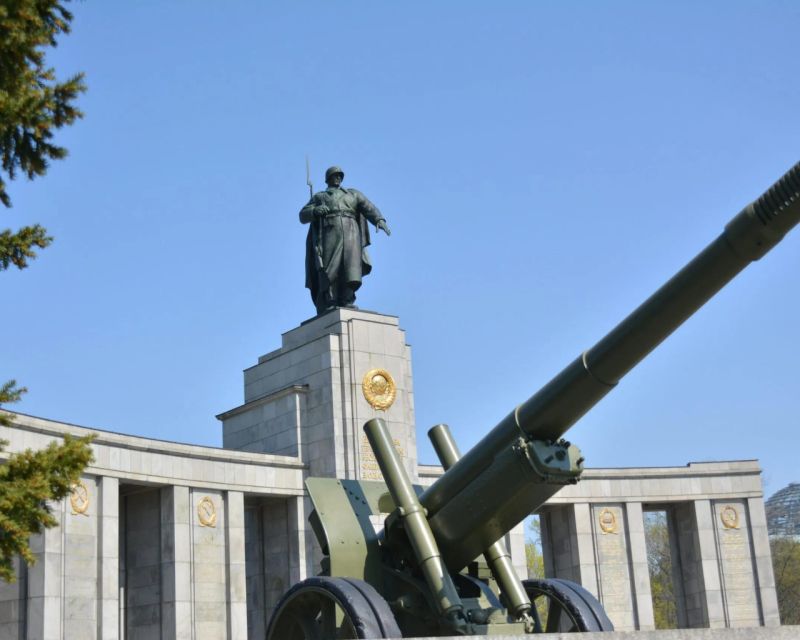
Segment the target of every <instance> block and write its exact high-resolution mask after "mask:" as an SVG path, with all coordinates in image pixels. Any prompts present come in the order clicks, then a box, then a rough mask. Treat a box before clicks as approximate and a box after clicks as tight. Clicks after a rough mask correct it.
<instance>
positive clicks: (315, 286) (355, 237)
mask: <svg viewBox="0 0 800 640" xmlns="http://www.w3.org/2000/svg"><path fill="white" fill-rule="evenodd" d="M343 179H344V171H342V170H341V169H340V168H339V167H331V168H330V169H328V170H327V171H326V172H325V183H326V184H327V185H328V188H327V189H325V191H319V192H317V193H315V194H314V195H313V196H312V197H311V200H309V201H308V204H307V205H306V206H305V207H303V208H302V209H301V210H300V222H302V223H304V224H305V223H310V225H311V226H310V229H309V231H308V237H307V239H306V287H307V288H308V289H310V290H311V299H312V300H313V301H314V305H315V306H316V307H317V315H322V314H323V313H326V312H328V311H330V310H332V309H335V308H336V307H346V308H350V309H354V308H356V306H355V304H354V303H355V300H356V291H357V290H358V288H359V287H360V286H361V278H362V277H363V276H365V275H367V274H368V273H369V272H370V271H372V264H371V263H370V261H369V256H368V255H367V247H368V246H369V227H368V225H367V221H369V222H371V223H372V224H374V225H375V227H376V228H377V229H381V230H383V231H384V232H386V235H387V236H388V235H391V231H389V227H388V226H387V224H386V220H384V218H383V216H382V215H381V212H380V211H379V210H378V208H377V207H376V206H375V205H374V204H372V203H371V202H370V201H369V200H367V198H366V197H365V196H364V194H363V193H361V192H360V191H358V190H356V189H345V188H344V187H342V180H343Z"/></svg>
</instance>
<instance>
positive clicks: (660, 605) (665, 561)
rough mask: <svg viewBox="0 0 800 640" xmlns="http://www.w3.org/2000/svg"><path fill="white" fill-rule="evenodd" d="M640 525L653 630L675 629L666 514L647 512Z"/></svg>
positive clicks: (675, 613)
mask: <svg viewBox="0 0 800 640" xmlns="http://www.w3.org/2000/svg"><path fill="white" fill-rule="evenodd" d="M644 524H645V540H646V543H647V568H648V570H649V572H650V591H651V593H652V596H653V615H654V617H655V624H656V629H676V628H677V627H678V610H677V605H676V602H675V587H674V583H673V581H672V552H671V549H670V544H669V527H668V525H667V514H666V512H665V511H650V512H647V513H646V514H645V520H644Z"/></svg>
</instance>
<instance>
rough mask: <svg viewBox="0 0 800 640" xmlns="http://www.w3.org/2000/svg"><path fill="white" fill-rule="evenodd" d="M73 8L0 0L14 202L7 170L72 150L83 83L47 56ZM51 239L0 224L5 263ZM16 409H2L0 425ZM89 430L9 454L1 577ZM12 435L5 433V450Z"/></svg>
mask: <svg viewBox="0 0 800 640" xmlns="http://www.w3.org/2000/svg"><path fill="white" fill-rule="evenodd" d="M71 20H72V14H70V12H69V11H67V10H66V9H65V8H64V6H63V3H62V2H57V1H55V0H5V1H4V2H2V3H1V4H0V158H2V169H0V202H2V203H3V205H5V207H10V206H11V198H10V197H9V195H8V193H7V191H6V183H5V181H4V180H3V175H6V176H7V177H8V179H9V180H14V179H15V178H16V177H17V175H18V174H19V173H22V174H23V175H25V176H27V178H28V179H29V180H32V179H33V178H35V177H37V176H43V175H44V174H45V173H46V172H47V168H48V162H49V161H50V160H58V159H61V158H63V157H65V156H66V155H67V150H66V149H64V148H63V147H59V146H57V145H55V144H53V142H52V139H53V132H54V130H55V129H60V128H61V127H64V126H66V125H70V124H72V123H73V122H75V120H77V119H78V118H80V117H82V114H81V112H80V111H79V110H78V109H77V107H76V106H75V100H76V99H77V97H78V95H79V94H81V93H82V92H84V91H85V90H86V86H85V85H84V83H83V75H82V74H78V75H75V76H73V77H72V78H69V79H68V80H66V81H64V82H58V81H57V80H56V77H55V71H54V70H53V69H52V68H48V67H47V65H46V64H45V51H46V49H47V48H48V47H55V46H56V38H57V36H59V35H60V34H62V33H69V23H70V21H71ZM50 242H52V238H51V237H50V236H48V235H47V231H46V229H44V227H42V226H41V225H38V224H35V225H30V226H25V227H22V228H20V229H19V230H17V231H16V232H13V231H12V230H11V229H5V230H3V231H0V271H5V270H6V269H8V268H9V267H10V266H11V265H14V266H16V267H17V268H18V269H24V268H26V267H27V266H28V261H29V260H31V259H33V258H35V257H36V252H35V249H36V248H39V249H43V248H45V247H46V246H47V245H49V244H50ZM23 393H25V388H24V387H17V386H16V382H15V381H13V380H11V381H9V382H6V383H5V384H3V385H1V386H0V405H3V404H8V403H10V402H17V401H18V400H19V399H20V397H21V396H22V394H23ZM13 417H14V416H13V414H9V413H5V412H0V426H8V425H10V424H11V421H12V420H13ZM90 441H91V437H89V438H78V439H75V438H70V437H68V436H67V437H65V438H64V443H63V444H61V445H59V444H57V443H55V442H53V443H52V444H50V446H48V447H47V448H46V449H44V450H42V451H30V450H27V451H24V452H22V453H17V454H13V455H11V456H9V457H8V460H7V461H6V463H5V464H4V465H3V466H2V467H0V578H2V579H5V580H8V581H13V580H14V571H13V564H12V563H13V560H14V557H15V556H16V555H17V554H19V555H20V556H21V557H22V558H23V559H24V560H25V561H26V562H28V563H32V562H33V561H34V559H35V558H34V556H33V554H32V553H31V550H30V547H29V546H28V539H29V537H30V536H31V534H33V533H37V532H39V531H41V530H42V528H47V527H53V526H55V525H56V524H58V523H57V521H56V519H55V518H54V517H53V515H52V513H51V512H50V508H49V506H48V501H50V500H61V499H62V498H64V497H65V496H66V495H67V493H69V491H70V488H71V487H72V485H73V484H74V483H75V482H77V481H78V479H79V478H80V475H81V472H82V471H83V469H84V468H85V467H86V465H87V464H89V462H91V460H92V451H91V447H90V446H89V442H90ZM7 444H8V443H7V442H6V441H3V440H0V453H2V451H3V448H4V447H5V446H6V445H7Z"/></svg>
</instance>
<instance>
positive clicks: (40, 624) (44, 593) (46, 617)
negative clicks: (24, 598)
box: [27, 500, 66, 640]
mask: <svg viewBox="0 0 800 640" xmlns="http://www.w3.org/2000/svg"><path fill="white" fill-rule="evenodd" d="M65 504H66V500H62V501H61V502H59V503H55V504H53V505H52V508H53V515H54V516H55V517H56V519H57V520H58V526H55V527H53V528H52V529H45V530H44V531H43V532H42V533H37V534H35V535H33V536H31V541H30V546H31V551H33V554H34V555H35V556H36V564H35V565H33V566H32V567H29V569H28V612H27V617H28V638H29V640H61V638H62V637H63V626H62V623H63V615H64V611H63V600H62V596H63V592H62V589H61V585H62V581H63V577H64V556H63V549H64V539H63V536H64V529H63V525H64V508H65Z"/></svg>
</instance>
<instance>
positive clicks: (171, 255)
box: [0, 0, 800, 494]
mask: <svg viewBox="0 0 800 640" xmlns="http://www.w3.org/2000/svg"><path fill="white" fill-rule="evenodd" d="M72 8H73V10H74V13H75V21H74V29H73V33H72V34H71V35H70V36H68V37H66V38H63V39H62V42H61V45H60V46H59V48H58V50H57V51H56V52H55V54H54V55H51V58H50V60H51V62H52V63H53V64H54V65H55V66H56V67H57V70H58V73H59V75H62V76H65V75H67V74H69V73H72V72H76V71H85V72H86V76H87V83H88V85H89V92H88V93H87V94H86V95H85V96H84V97H83V98H82V99H81V106H82V108H83V109H84V111H85V113H86V118H85V119H84V120H83V121H81V122H80V123H78V124H77V125H76V126H74V127H72V128H71V129H70V130H68V131H64V132H62V133H61V134H60V135H59V138H58V142H60V143H62V144H64V145H65V146H67V147H68V148H69V150H70V157H69V158H68V159H66V160H65V161H62V162H58V163H55V164H54V165H53V166H52V168H51V170H50V172H49V174H48V175H47V176H46V177H45V178H44V179H40V180H37V181H34V182H32V183H26V182H24V181H17V182H15V183H12V184H11V188H10V192H11V196H12V198H13V199H14V205H15V206H14V208H13V209H12V210H9V211H4V212H2V220H1V221H2V225H3V226H13V227H18V226H20V225H22V224H24V223H28V222H34V221H38V222H41V223H43V224H45V225H46V226H47V227H48V228H49V230H50V231H51V232H52V233H53V235H54V236H55V238H56V241H55V243H54V244H53V246H52V247H51V248H49V249H47V250H46V251H44V252H43V253H42V255H41V257H40V259H38V260H37V261H35V262H34V263H33V265H32V266H31V268H30V269H28V270H26V271H23V272H16V271H8V272H6V273H3V274H2V275H0V278H2V283H3V303H4V308H5V312H4V314H3V327H4V336H6V337H5V340H4V343H5V344H4V348H3V357H2V360H1V361H0V380H5V379H8V378H11V377H15V378H17V379H18V381H19V382H20V383H21V384H24V385H26V386H28V387H29V389H30V393H29V394H28V395H27V396H26V397H25V399H24V401H23V402H21V403H20V404H19V405H17V406H16V408H17V409H18V410H19V411H21V412H24V413H29V414H33V415H38V416H43V417H46V418H52V419H57V420H64V421H68V422H73V423H77V424H81V425H86V426H91V427H97V428H101V429H108V430H113V431H120V432H124V433H133V434H139V435H143V436H149V437H157V438H166V439H171V440H178V441H186V442H193V443H200V444H209V445H219V444H220V443H221V435H220V426H219V423H218V422H217V420H216V419H215V418H214V415H215V414H217V413H219V412H221V411H224V410H227V409H230V408H232V407H234V406H236V405H239V404H240V403H241V402H242V394H243V392H242V375H241V370H242V369H243V368H245V367H248V366H251V365H253V364H255V362H256V360H257V357H258V356H259V355H261V354H264V353H266V352H268V351H271V350H273V349H275V348H276V347H278V346H279V341H280V334H281V333H282V332H284V331H287V330H289V329H291V328H293V327H295V326H297V325H298V324H299V323H300V322H301V321H302V320H305V319H307V318H308V317H310V316H311V315H313V308H312V306H311V303H310V299H309V297H308V294H307V291H306V290H305V289H304V288H303V249H304V238H305V228H304V227H303V226H302V225H300V223H299V222H298V219H297V211H298V210H299V208H300V207H301V206H302V205H303V204H304V203H305V201H306V198H307V188H306V186H305V167H304V158H305V155H306V154H309V155H310V157H311V162H312V167H313V170H314V174H315V182H316V184H317V185H318V186H321V185H322V173H323V171H324V168H325V167H326V166H328V165H330V164H334V163H335V164H340V165H342V166H343V167H344V168H345V170H346V172H347V176H346V179H345V185H346V186H347V185H349V186H355V187H357V188H360V189H361V190H363V191H364V192H365V193H366V194H367V195H368V196H369V197H370V198H371V199H372V200H373V201H374V202H375V203H376V204H377V205H378V206H379V207H380V208H381V210H382V211H383V213H384V215H385V216H386V218H387V220H388V222H389V224H390V225H391V228H392V231H393V234H392V236H391V237H390V238H387V237H386V236H385V235H383V234H379V235H377V236H376V237H375V238H374V243H373V247H372V257H373V262H374V264H375V270H374V272H373V274H372V275H371V276H369V277H368V278H367V279H366V280H365V285H364V287H363V288H362V289H361V292H360V294H359V304H360V306H361V307H362V308H366V309H370V310H375V311H379V312H382V313H387V314H392V315H397V316H399V318H400V323H401V326H402V327H403V328H404V329H405V330H406V331H407V337H408V341H409V343H410V344H411V345H412V353H413V358H414V360H413V364H414V382H415V402H416V415H417V424H418V427H419V429H418V432H419V442H420V451H421V458H422V459H423V461H427V462H433V461H434V456H433V454H432V452H431V449H430V447H429V446H428V445H427V441H426V438H425V435H424V434H425V431H426V430H427V428H428V427H429V426H430V425H432V424H434V423H436V422H448V423H449V424H450V425H451V427H452V429H453V431H454V433H455V435H456V437H457V439H458V440H459V442H460V445H461V447H462V449H466V448H467V447H468V446H471V445H472V444H473V443H474V442H476V441H477V440H478V439H479V438H480V436H481V435H482V434H483V433H484V432H485V431H486V430H488V429H489V428H490V427H492V426H493V425H494V424H495V423H496V422H497V421H498V420H499V419H500V418H502V417H503V416H504V415H505V414H506V413H507V412H508V411H509V410H510V409H511V408H512V407H513V406H514V405H516V404H517V403H519V402H521V401H523V400H524V399H526V398H527V397H528V396H529V395H530V394H531V393H533V392H534V391H535V390H536V389H538V388H539V387H540V386H541V385H542V384H544V383H545V382H546V381H547V380H549V379H550V377H551V376H553V375H554V374H555V373H557V372H558V371H559V370H560V369H561V368H562V367H563V366H564V365H565V364H567V363H568V362H569V361H570V360H571V359H572V358H573V357H574V356H575V355H577V354H578V353H579V352H580V351H582V350H583V349H585V348H587V347H589V346H591V345H592V344H594V342H595V341H596V340H598V339H599V338H600V337H602V336H603V335H604V334H605V333H606V332H607V331H608V330H609V329H611V328H612V327H613V326H614V325H615V324H616V323H617V322H618V321H619V320H621V319H622V318H623V317H624V316H625V315H626V314H627V313H628V312H629V311H631V310H632V309H633V308H634V307H635V306H636V305H638V304H639V303H640V302H641V301H642V300H643V299H644V298H645V297H646V296H647V295H649V294H650V293H651V292H652V291H654V290H655V289H656V288H657V287H658V286H660V285H661V284H662V283H663V282H664V281H665V280H666V279H667V278H668V277H670V276H671V275H672V274H673V273H674V272H675V271H676V270H677V269H678V268H680V267H681V266H683V264H685V263H686V262H687V261H688V260H689V259H690V258H691V257H693V256H694V255H695V253H696V252H697V251H699V250H700V249H701V248H702V247H703V246H705V244H707V243H708V242H709V241H711V240H712V239H713V238H714V237H716V235H717V234H718V233H719V232H720V231H721V229H722V227H723V225H724V224H725V223H726V222H727V221H728V220H729V219H730V218H731V217H732V216H733V215H734V214H735V213H737V212H738V211H739V210H740V208H741V207H742V206H743V205H745V204H746V203H747V202H749V201H750V200H752V199H753V198H755V197H756V196H758V195H760V193H761V192H762V191H763V190H764V189H765V188H766V187H768V186H769V185H770V184H771V183H772V182H773V181H774V180H775V179H776V178H778V177H779V176H780V175H781V174H782V173H783V172H784V171H785V170H786V169H788V168H789V167H790V166H791V165H792V164H793V163H795V162H797V161H798V160H800V118H798V114H800V83H798V81H797V80H798V45H797V34H798V27H800V4H798V3H797V2H794V1H791V2H790V1H786V2H731V1H726V2H705V3H698V2H661V3H656V2H602V3H601V2H493V3H489V2H463V1H462V2H458V3H456V2H440V3H422V2H404V3H388V2H385V3H375V2H370V3H366V2H363V3H351V2H337V3H309V2H291V3H289V2H284V3H278V2H272V3H269V2H225V3H219V2H216V3H212V2H192V3H189V2H164V1H158V2H156V1H149V2H136V3H121V2H102V1H99V0H87V1H85V2H79V3H75V4H73V6H72ZM799 277H800V232H798V231H795V232H794V233H793V234H790V235H789V236H788V237H787V238H786V240H785V241H784V242H783V243H782V244H781V245H779V246H778V247H777V248H776V249H775V250H774V251H773V252H772V253H771V254H769V255H768V256H767V257H766V258H765V259H764V260H762V261H761V262H760V263H756V264H754V265H752V266H751V267H750V268H749V269H748V270H747V271H746V272H745V273H744V274H742V275H741V276H740V277H739V278H738V279H737V280H736V281H734V283H733V284H732V285H731V286H729V287H728V288H727V289H725V290H724V291H723V292H722V294H721V295H719V296H718V297H717V298H715V299H714V300H712V301H711V302H710V303H709V304H708V305H707V306H706V307H705V308H703V309H702V310H701V311H700V312H699V313H698V314H697V315H696V316H695V317H694V318H692V319H691V320H690V321H689V322H688V323H687V324H686V325H685V326H684V327H682V328H681V329H680V330H679V331H678V332H677V333H676V334H674V335H673V336H672V337H671V338H670V339H669V340H668V341H667V342H666V343H665V344H664V345H662V346H661V347H660V348H659V349H657V350H656V351H655V352H654V353H653V354H652V355H651V356H650V358H649V359H648V360H646V361H645V362H644V363H643V364H642V365H641V366H640V367H638V368H637V369H636V370H634V372H632V373H631V374H630V375H629V376H628V377H627V378H625V379H624V380H623V382H622V383H621V384H620V386H619V388H618V389H617V390H615V391H614V392H613V393H612V394H611V395H610V396H608V397H607V398H606V399H605V400H604V401H603V402H602V403H601V404H600V405H599V406H598V407H596V408H595V409H594V410H593V411H592V412H591V413H590V414H589V415H587V416H586V417H585V418H584V420H583V421H582V422H581V423H580V424H579V425H578V426H576V427H575V428H574V429H573V430H572V431H571V432H570V436H569V437H570V439H571V440H572V441H573V442H576V443H577V444H579V445H580V446H581V447H582V449H583V450H584V453H585V455H586V458H587V464H588V465H589V466H593V467H603V466H609V467H613V466H639V465H683V464H685V463H687V462H688V461H694V460H725V459H743V458H758V459H760V461H761V463H762V465H763V467H764V479H765V482H766V491H767V493H768V494H771V493H773V492H774V491H776V490H778V489H779V488H781V487H782V486H784V485H785V484H787V483H788V482H790V481H798V480H800V472H799V471H798V470H797V459H798V450H797V445H798V440H799V439H800V438H798V428H799V427H800V400H798V398H800V376H798V373H797V368H796V367H797V362H798V361H800V341H799V340H798V331H799V330H800V296H799V295H798V293H800V282H799V281H798V278H799ZM9 336H10V337H9Z"/></svg>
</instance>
